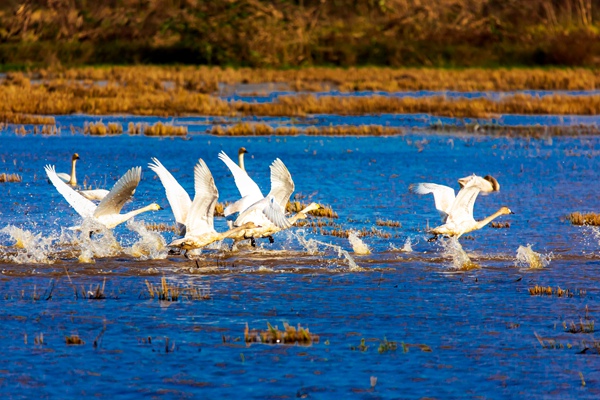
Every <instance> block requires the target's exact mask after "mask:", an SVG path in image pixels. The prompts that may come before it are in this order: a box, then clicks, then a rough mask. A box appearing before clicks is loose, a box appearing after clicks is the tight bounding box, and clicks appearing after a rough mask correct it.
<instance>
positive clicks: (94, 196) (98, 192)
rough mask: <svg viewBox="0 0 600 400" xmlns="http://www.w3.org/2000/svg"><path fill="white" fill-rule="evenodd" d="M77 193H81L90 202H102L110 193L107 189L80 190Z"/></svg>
mask: <svg viewBox="0 0 600 400" xmlns="http://www.w3.org/2000/svg"><path fill="white" fill-rule="evenodd" d="M77 193H79V194H80V195H82V196H83V197H85V198H86V199H88V200H93V201H102V199H104V198H105V197H106V195H107V194H108V193H110V192H109V191H108V190H106V189H90V190H78V191H77Z"/></svg>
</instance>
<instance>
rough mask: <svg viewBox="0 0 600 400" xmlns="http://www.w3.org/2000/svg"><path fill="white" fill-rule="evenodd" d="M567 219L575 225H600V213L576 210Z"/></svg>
mask: <svg viewBox="0 0 600 400" xmlns="http://www.w3.org/2000/svg"><path fill="white" fill-rule="evenodd" d="M567 220H568V221H570V222H571V223H572V224H573V225H593V226H600V214H597V213H593V212H590V213H586V214H582V213H580V212H574V213H571V214H569V215H568V216H567Z"/></svg>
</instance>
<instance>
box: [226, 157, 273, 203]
mask: <svg viewBox="0 0 600 400" xmlns="http://www.w3.org/2000/svg"><path fill="white" fill-rule="evenodd" d="M219 160H221V161H223V162H224V163H225V165H227V168H229V170H230V171H231V173H232V174H233V179H234V180H235V185H236V186H237V188H238V190H239V192H240V197H246V196H251V197H252V198H254V199H256V200H254V201H258V200H260V199H262V198H263V197H264V196H263V194H262V192H261V191H260V188H259V187H258V185H257V184H256V182H254V181H253V180H252V178H250V176H249V175H248V174H247V173H246V171H244V170H243V169H241V168H240V167H239V166H238V165H237V164H236V163H235V162H234V161H233V160H232V159H231V158H229V156H228V155H227V154H225V152H224V151H221V152H220V153H219Z"/></svg>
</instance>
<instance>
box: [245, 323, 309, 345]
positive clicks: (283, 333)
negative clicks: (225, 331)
mask: <svg viewBox="0 0 600 400" xmlns="http://www.w3.org/2000/svg"><path fill="white" fill-rule="evenodd" d="M244 340H245V342H246V343H267V344H296V343H297V344H300V345H305V346H308V345H311V344H313V343H319V336H317V335H315V334H312V333H310V332H309V330H308V328H302V327H301V326H300V324H298V328H294V327H293V326H290V325H289V324H288V323H286V322H284V323H283V330H279V329H278V328H277V326H275V327H273V326H272V325H271V324H270V323H268V322H267V329H266V330H257V329H252V330H250V328H249V327H248V324H247V323H246V328H245V329H244Z"/></svg>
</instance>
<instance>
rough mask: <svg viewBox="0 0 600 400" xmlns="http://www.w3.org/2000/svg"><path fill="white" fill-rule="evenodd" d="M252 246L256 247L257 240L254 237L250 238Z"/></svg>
mask: <svg viewBox="0 0 600 400" xmlns="http://www.w3.org/2000/svg"><path fill="white" fill-rule="evenodd" d="M250 246H252V247H256V240H255V239H254V238H253V237H251V238H250Z"/></svg>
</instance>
